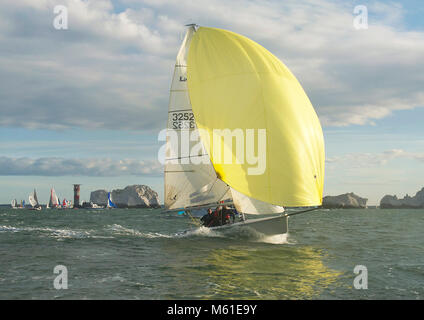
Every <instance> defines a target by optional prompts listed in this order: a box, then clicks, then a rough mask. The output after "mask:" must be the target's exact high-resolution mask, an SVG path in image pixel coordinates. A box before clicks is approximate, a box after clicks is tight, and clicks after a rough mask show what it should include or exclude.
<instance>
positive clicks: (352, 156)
mask: <svg viewBox="0 0 424 320" xmlns="http://www.w3.org/2000/svg"><path fill="white" fill-rule="evenodd" d="M394 159H408V160H416V161H420V162H423V163H424V152H407V151H404V150H402V149H392V150H387V151H383V152H377V153H348V154H345V155H343V156H336V157H330V158H327V159H326V163H327V164H328V165H329V166H333V167H334V166H349V167H352V168H369V167H377V166H382V165H385V164H387V163H388V162H390V161H392V160H394Z"/></svg>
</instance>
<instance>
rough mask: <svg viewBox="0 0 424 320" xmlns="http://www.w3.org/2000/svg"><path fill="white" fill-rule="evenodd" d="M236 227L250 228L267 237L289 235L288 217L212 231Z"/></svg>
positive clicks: (252, 220) (243, 223) (217, 228)
mask: <svg viewBox="0 0 424 320" xmlns="http://www.w3.org/2000/svg"><path fill="white" fill-rule="evenodd" d="M234 227H249V228H252V229H254V230H255V231H257V232H259V233H262V234H264V235H266V236H275V235H280V234H286V233H288V216H286V215H282V216H277V217H269V218H260V219H249V220H245V221H240V222H235V223H231V224H225V225H223V226H217V227H211V228H210V229H212V230H221V229H228V228H234Z"/></svg>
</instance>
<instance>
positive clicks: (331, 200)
mask: <svg viewBox="0 0 424 320" xmlns="http://www.w3.org/2000/svg"><path fill="white" fill-rule="evenodd" d="M367 201H368V199H366V198H361V197H359V196H357V195H356V194H354V193H353V192H351V193H345V194H341V195H338V196H326V197H324V198H323V199H322V206H323V208H343V209H354V208H366V207H367Z"/></svg>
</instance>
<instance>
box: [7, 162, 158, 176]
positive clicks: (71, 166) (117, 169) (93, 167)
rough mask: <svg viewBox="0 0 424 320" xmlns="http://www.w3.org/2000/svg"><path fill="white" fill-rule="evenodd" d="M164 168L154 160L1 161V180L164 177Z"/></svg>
mask: <svg viewBox="0 0 424 320" xmlns="http://www.w3.org/2000/svg"><path fill="white" fill-rule="evenodd" d="M162 174H163V167H162V165H161V164H160V163H159V162H157V161H154V160H145V161H140V160H133V159H125V160H112V159H64V158H54V157H51V158H38V159H31V158H11V157H0V175H2V176H94V177H115V176H127V175H135V176H161V175H162Z"/></svg>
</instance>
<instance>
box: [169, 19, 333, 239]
mask: <svg viewBox="0 0 424 320" xmlns="http://www.w3.org/2000/svg"><path fill="white" fill-rule="evenodd" d="M218 130H220V131H218ZM217 132H218V133H222V132H227V133H228V132H230V134H231V135H230V139H228V140H225V137H223V136H219V135H218V134H217ZM239 133H241V134H240V136H241V137H242V138H244V137H245V138H246V145H245V148H244V150H243V148H242V151H243V152H244V153H243V152H241V153H239V150H240V145H239V143H238V142H239V140H237V139H238V138H239ZM166 135H167V137H166V138H167V139H166V140H167V142H166V148H165V150H166V151H165V170H164V171H165V172H164V178H165V197H164V198H165V199H164V202H165V208H166V211H168V212H169V211H176V212H181V211H185V212H186V213H188V214H190V212H192V211H193V210H198V209H205V208H215V207H217V206H219V205H225V204H227V205H229V206H234V208H235V210H237V212H238V213H240V215H241V216H243V217H245V214H246V215H247V218H246V219H242V221H240V222H236V223H233V224H230V225H224V226H221V227H214V228H227V227H233V226H236V225H237V226H249V227H251V228H253V229H254V230H256V231H258V232H260V233H263V234H265V235H267V236H273V235H280V234H286V233H287V232H288V217H289V216H290V215H292V214H296V213H300V212H306V211H309V210H312V209H316V208H319V206H321V204H322V194H323V184H324V161H325V154H324V138H323V133H322V129H321V125H320V122H319V119H318V117H317V115H316V113H315V110H314V108H313V106H312V104H311V102H310V101H309V99H308V97H307V95H306V93H305V92H304V90H303V88H302V87H301V85H300V84H299V82H298V81H297V79H296V78H295V77H294V75H293V74H292V73H291V72H290V70H289V69H288V68H287V67H286V66H285V65H284V64H283V63H282V62H281V61H280V60H279V59H278V58H277V57H275V56H274V55H273V54H272V53H270V52H269V51H268V50H266V49H265V48H263V47H262V46H260V45H259V44H257V43H256V42H254V41H252V40H250V39H248V38H246V37H244V36H241V35H239V34H236V33H233V32H230V31H226V30H222V29H216V28H207V27H198V26H197V25H193V24H192V25H188V29H187V32H186V35H185V37H184V40H183V42H182V45H181V47H180V49H179V52H178V55H177V59H176V64H175V69H174V75H173V79H172V83H171V90H170V99H169V109H168V125H167V134H166ZM252 136H253V138H255V139H253V141H254V142H253V144H252V143H251V141H252V139H250V140H249V141H250V142H248V138H249V137H250V138H252ZM263 136H265V139H262V138H263ZM197 137H199V138H200V139H196V138H197ZM234 138H236V142H237V143H233V140H234ZM242 138H241V139H240V141H241V142H244V140H243V139H242ZM199 140H200V142H199ZM222 140H224V143H222ZM242 146H243V144H242ZM225 152H227V153H228V154H229V155H230V156H229V157H227V159H225ZM248 152H250V153H252V154H254V155H255V157H256V158H257V159H261V158H264V159H265V160H264V163H265V166H263V165H262V167H261V168H259V167H260V166H259V165H258V166H257V167H254V166H253V165H252V163H253V164H254V162H252V161H249V160H247V161H246V158H247V155H248ZM222 153H224V161H223V160H222ZM255 153H256V154H255ZM243 155H244V156H245V158H244V161H243ZM255 157H253V159H255ZM240 159H241V160H240ZM225 160H227V161H225ZM228 160H229V161H228ZM250 160H251V159H250ZM288 207H290V208H297V211H294V212H292V213H287V212H285V208H288ZM302 208H303V209H302ZM251 215H268V216H265V217H264V218H256V219H251V218H250V217H251Z"/></svg>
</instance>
